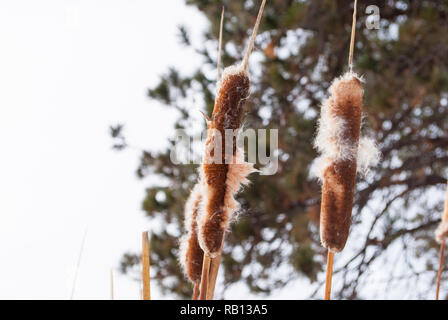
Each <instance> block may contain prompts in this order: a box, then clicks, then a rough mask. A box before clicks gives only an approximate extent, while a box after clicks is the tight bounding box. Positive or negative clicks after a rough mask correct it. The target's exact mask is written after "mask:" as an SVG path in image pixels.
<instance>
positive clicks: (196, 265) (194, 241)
mask: <svg viewBox="0 0 448 320" xmlns="http://www.w3.org/2000/svg"><path fill="white" fill-rule="evenodd" d="M201 192H202V185H201V184H200V183H198V184H196V185H195V186H194V188H193V190H192V192H191V195H190V197H189V198H188V200H187V203H186V205H185V229H186V231H187V233H186V235H185V236H184V237H183V238H182V239H181V247H180V256H179V260H180V262H181V265H182V267H183V269H184V272H185V274H186V275H187V277H188V278H189V279H190V281H191V282H193V283H199V282H200V281H201V272H202V259H203V257H204V251H202V249H201V247H200V246H199V241H198V233H197V229H198V228H197V225H198V224H197V216H198V213H199V208H200V205H201V201H202V195H201Z"/></svg>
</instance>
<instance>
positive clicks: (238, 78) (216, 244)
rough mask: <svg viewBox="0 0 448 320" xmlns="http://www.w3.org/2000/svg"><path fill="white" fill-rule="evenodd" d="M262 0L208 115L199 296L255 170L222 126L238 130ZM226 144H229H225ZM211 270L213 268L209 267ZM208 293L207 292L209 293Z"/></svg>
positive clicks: (201, 217) (261, 9)
mask: <svg viewBox="0 0 448 320" xmlns="http://www.w3.org/2000/svg"><path fill="white" fill-rule="evenodd" d="M265 2H266V0H263V2H262V4H261V7H260V10H259V13H258V17H257V21H256V24H255V27H254V30H253V33H252V37H251V40H250V42H249V46H248V49H247V52H246V55H245V57H244V60H243V62H242V63H241V65H238V66H231V67H228V68H226V69H225V70H224V72H223V75H222V80H221V83H220V86H219V88H218V94H217V97H216V100H215V106H214V109H213V113H212V117H211V119H210V121H209V122H208V128H207V129H208V131H207V140H206V147H205V155H204V164H203V165H202V179H203V181H204V201H203V211H202V213H201V215H200V217H199V220H198V223H199V232H198V237H199V243H200V246H201V248H202V249H203V250H204V253H205V255H204V260H203V269H202V280H201V283H202V284H201V299H205V298H206V295H207V288H208V283H207V282H208V279H209V274H208V273H209V270H210V262H211V260H212V259H216V260H218V261H219V258H218V257H219V256H220V254H221V250H222V244H223V240H224V235H225V233H226V231H227V230H228V229H229V226H230V222H231V221H232V219H233V217H234V214H235V212H237V211H238V209H239V204H238V202H237V201H236V200H235V195H236V194H237V193H238V191H239V190H240V188H241V186H242V185H245V184H248V183H249V181H248V180H247V176H248V175H249V174H250V173H251V172H254V171H256V170H255V169H254V168H253V164H251V163H247V162H245V161H244V152H243V150H241V149H240V148H238V147H237V146H236V139H237V137H236V136H235V135H232V136H231V137H228V136H226V130H236V131H238V130H239V129H240V128H241V120H242V115H243V106H244V101H245V100H246V99H247V97H248V96H249V88H250V81H249V73H248V71H247V66H248V60H249V56H250V53H251V51H252V48H253V44H254V40H255V35H256V33H257V30H258V26H259V24H260V20H261V15H262V12H263V8H264V5H265ZM218 139H220V141H218ZM230 144H231V146H232V148H226V146H227V145H230ZM216 146H218V148H220V151H221V156H220V158H219V159H216V154H215V152H216V150H215V147H216ZM219 146H220V147H219ZM228 149H231V150H228ZM218 156H219V155H218ZM216 260H215V261H216ZM212 270H213V272H217V268H212ZM210 278H211V279H216V274H215V275H211V277H210ZM213 286H214V284H213ZM208 295H209V296H210V294H208ZM211 295H212V294H211Z"/></svg>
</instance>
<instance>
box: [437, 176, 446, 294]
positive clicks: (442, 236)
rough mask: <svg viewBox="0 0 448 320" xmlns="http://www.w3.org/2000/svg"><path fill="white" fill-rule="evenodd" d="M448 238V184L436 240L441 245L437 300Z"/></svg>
mask: <svg viewBox="0 0 448 320" xmlns="http://www.w3.org/2000/svg"><path fill="white" fill-rule="evenodd" d="M447 236H448V182H447V189H446V196H445V208H444V211H443V214H442V221H441V222H440V225H439V226H438V227H437V230H436V240H437V241H438V242H439V243H440V260H439V271H438V272H437V289H436V300H439V292H440V283H441V280H442V271H443V262H444V260H445V246H446V238H447Z"/></svg>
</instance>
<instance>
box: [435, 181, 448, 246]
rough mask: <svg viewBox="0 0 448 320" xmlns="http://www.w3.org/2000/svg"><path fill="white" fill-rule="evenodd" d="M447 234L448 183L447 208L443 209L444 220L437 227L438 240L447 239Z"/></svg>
mask: <svg viewBox="0 0 448 320" xmlns="http://www.w3.org/2000/svg"><path fill="white" fill-rule="evenodd" d="M447 236H448V184H447V190H446V197H445V210H444V211H443V215H442V222H440V225H439V227H438V228H437V229H436V240H437V241H438V242H442V241H445V239H446V237H447Z"/></svg>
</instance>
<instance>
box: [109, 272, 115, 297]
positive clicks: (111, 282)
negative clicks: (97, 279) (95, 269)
mask: <svg viewBox="0 0 448 320" xmlns="http://www.w3.org/2000/svg"><path fill="white" fill-rule="evenodd" d="M109 280H110V300H114V271H113V270H112V268H111V269H110V279H109Z"/></svg>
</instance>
